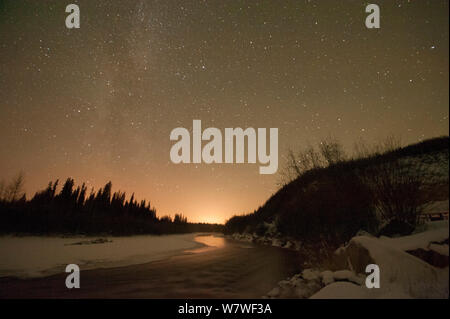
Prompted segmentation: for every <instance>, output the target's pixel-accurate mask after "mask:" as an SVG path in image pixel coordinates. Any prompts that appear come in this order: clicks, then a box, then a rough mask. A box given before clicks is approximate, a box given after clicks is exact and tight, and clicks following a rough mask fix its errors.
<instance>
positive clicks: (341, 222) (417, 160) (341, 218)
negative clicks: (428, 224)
mask: <svg viewBox="0 0 450 319" xmlns="http://www.w3.org/2000/svg"><path fill="white" fill-rule="evenodd" d="M448 167H449V137H448V136H446V137H439V138H434V139H430V140H426V141H423V142H421V143H417V144H412V145H409V146H406V147H401V148H397V149H394V150H392V151H388V152H385V153H381V154H375V155H371V156H367V157H364V158H357V159H350V160H345V161H339V162H337V163H335V164H333V165H330V166H327V167H323V168H315V169H311V170H308V171H306V172H304V173H302V174H301V175H300V176H299V177H298V178H296V179H295V180H293V181H292V182H290V183H288V184H287V185H285V186H284V187H282V188H281V189H280V190H279V191H278V192H277V193H275V194H274V195H273V196H272V197H271V198H269V200H268V201H267V202H266V203H265V204H264V205H263V206H262V207H260V208H258V209H257V210H256V211H255V212H253V213H252V214H248V215H242V216H234V217H232V218H231V219H230V220H228V221H227V223H226V225H225V232H226V233H228V234H233V233H249V234H255V235H258V236H271V237H290V238H293V239H295V240H300V241H302V242H304V243H305V242H315V241H318V240H321V241H323V240H325V241H327V242H329V243H332V244H333V246H338V245H339V244H341V243H344V242H346V241H347V240H349V239H350V238H352V237H353V236H354V235H355V234H356V233H357V232H358V231H360V230H365V231H367V232H370V233H373V234H379V233H380V231H382V228H383V226H386V224H388V223H392V222H393V221H394V222H397V223H402V225H400V226H399V225H397V224H396V225H397V226H398V227H395V229H396V230H400V232H401V233H403V234H408V233H411V232H412V231H413V230H414V228H415V226H416V224H417V223H418V222H419V215H420V214H421V213H422V212H423V211H424V209H425V208H426V206H427V205H428V204H430V203H433V202H438V201H446V200H448V192H449V189H448ZM405 225H406V226H405Z"/></svg>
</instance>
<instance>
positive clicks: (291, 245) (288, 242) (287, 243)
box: [283, 240, 294, 249]
mask: <svg viewBox="0 0 450 319" xmlns="http://www.w3.org/2000/svg"><path fill="white" fill-rule="evenodd" d="M293 246H294V244H292V243H291V242H290V241H289V240H288V241H287V242H286V244H285V245H284V246H283V248H286V249H290V248H292V247H293Z"/></svg>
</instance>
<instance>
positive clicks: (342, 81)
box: [0, 0, 449, 222]
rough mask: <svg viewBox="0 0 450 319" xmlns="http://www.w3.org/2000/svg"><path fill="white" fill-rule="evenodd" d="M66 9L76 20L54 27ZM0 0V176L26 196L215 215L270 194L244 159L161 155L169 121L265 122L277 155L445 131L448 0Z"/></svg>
mask: <svg viewBox="0 0 450 319" xmlns="http://www.w3.org/2000/svg"><path fill="white" fill-rule="evenodd" d="M70 3H76V4H78V5H79V6H80V11H81V28H80V29H71V30H69V29H67V28H66V27H65V18H66V16H67V13H65V7H66V5H68V4H70ZM373 3H376V4H378V5H379V6H380V9H381V28H380V29H371V30H369V29H367V28H366V27H365V17H366V15H367V14H366V13H365V6H366V5H367V4H368V3H367V2H365V1H356V0H355V1H350V0H348V1H347V0H346V1H336V0H320V1H313V0H310V1H309V0H290V1H284V0H277V1H275V0H271V1H269V0H255V1H248V0H247V1H244V0H230V1H224V0H204V1H202V0H184V1H175V0H147V1H143V0H130V1H112V0H108V1H106V0H85V1H74V0H70V1H69V0H68V1H61V0H58V1H56V0H55V1H35V0H33V1H31V0H30V1H23V0H1V1H0V118H1V126H0V142H1V145H2V151H1V156H0V178H4V179H9V178H10V177H12V176H13V175H14V174H16V173H17V172H18V171H20V170H22V171H23V172H24V174H25V182H26V184H25V186H26V191H27V194H28V197H30V196H31V195H33V194H34V192H35V191H36V190H38V189H43V188H44V187H45V186H46V185H47V183H48V181H50V180H55V179H56V178H60V179H65V178H66V177H68V176H72V177H73V178H74V179H75V182H76V183H79V184H81V183H82V182H83V181H84V182H87V184H88V186H93V187H95V188H98V187H100V186H103V185H104V184H105V183H106V182H107V181H109V180H112V182H113V189H114V190H118V189H121V190H125V191H127V194H130V193H131V192H133V191H134V192H135V194H136V196H137V197H138V198H141V199H142V198H146V199H149V200H150V201H151V203H152V205H153V206H155V207H156V209H157V211H158V215H166V214H170V215H173V214H175V213H183V214H185V215H187V217H188V218H189V220H191V221H205V222H224V221H225V220H226V219H227V218H229V217H231V216H232V215H234V214H241V213H246V212H251V211H253V210H254V209H256V208H257V207H258V206H259V205H261V204H263V203H264V202H265V200H267V199H268V197H269V196H270V195H271V194H273V193H274V192H275V191H276V190H277V188H278V182H279V178H280V176H279V174H274V175H260V174H259V170H258V167H259V165H258V164H235V165H230V164H210V165H208V164H179V165H176V164H173V163H172V162H171V161H170V156H169V152H170V148H171V146H172V145H173V143H174V142H172V141H170V139H169V136H170V132H171V130H172V129H174V128H176V127H186V128H188V129H190V128H191V127H192V120H193V119H200V120H201V121H202V126H203V127H204V128H206V127H217V128H219V129H221V130H222V132H223V130H224V128H225V127H242V128H247V127H253V128H258V127H260V128H269V127H276V128H278V129H279V137H278V138H279V154H280V156H279V163H280V165H279V166H280V168H281V167H282V165H283V157H285V156H286V154H287V151H288V149H298V148H301V147H303V146H305V145H307V144H315V143H317V142H318V141H320V140H321V139H323V138H325V137H329V136H332V137H334V138H336V139H338V140H340V141H341V142H342V144H343V145H344V146H345V148H346V149H348V150H350V151H351V148H352V145H353V143H354V142H356V141H357V140H359V139H364V140H365V141H367V142H369V143H371V142H374V141H377V140H379V139H382V138H384V137H386V136H388V135H394V136H397V137H399V138H401V140H402V142H403V143H404V144H409V143H413V142H417V141H420V140H423V139H427V138H431V137H435V136H440V135H448V133H449V119H448V113H449V91H448V85H449V76H448V69H449V60H448V56H449V42H448V39H449V21H448V9H449V8H448V1H440V0H429V1H426V0H420V1H419V0H417V1H395V0H383V1H382V0H374V2H373Z"/></svg>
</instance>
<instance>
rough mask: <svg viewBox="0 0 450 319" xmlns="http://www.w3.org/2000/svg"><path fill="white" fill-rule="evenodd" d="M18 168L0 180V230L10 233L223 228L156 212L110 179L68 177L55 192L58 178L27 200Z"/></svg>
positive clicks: (121, 232)
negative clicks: (88, 181)
mask: <svg viewBox="0 0 450 319" xmlns="http://www.w3.org/2000/svg"><path fill="white" fill-rule="evenodd" d="M22 184H23V176H22V174H19V176H18V177H17V178H15V179H14V180H13V181H12V182H11V183H10V185H9V186H6V187H5V185H4V184H3V183H2V185H0V233H14V234H42V235H46V234H110V235H132V234H173V233H187V232H209V231H222V225H218V224H204V223H189V222H188V221H187V218H186V217H185V216H183V215H181V214H176V215H175V216H174V218H173V219H172V218H171V217H170V216H163V217H161V218H158V217H157V216H156V210H155V208H153V207H151V205H150V202H147V201H146V200H141V201H137V200H136V199H135V198H134V194H133V195H131V197H130V198H129V199H128V200H127V199H126V195H125V193H124V192H121V191H117V192H114V193H112V183H111V182H108V183H107V184H106V185H105V186H104V187H103V188H100V189H99V190H98V191H96V192H95V191H94V189H91V190H90V192H89V193H88V190H87V187H86V185H85V184H84V183H83V184H82V185H81V186H78V187H75V182H74V180H73V179H72V178H68V179H67V180H66V181H65V183H64V184H63V186H62V188H61V190H60V191H59V192H57V188H58V180H57V181H55V182H50V183H49V184H48V186H47V188H46V189H44V190H42V191H39V192H37V193H36V194H35V195H34V196H33V198H32V199H31V200H26V197H25V194H24V193H23V192H22V190H21V189H22V186H23V185H22Z"/></svg>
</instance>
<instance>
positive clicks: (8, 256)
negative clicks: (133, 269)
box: [0, 234, 204, 278]
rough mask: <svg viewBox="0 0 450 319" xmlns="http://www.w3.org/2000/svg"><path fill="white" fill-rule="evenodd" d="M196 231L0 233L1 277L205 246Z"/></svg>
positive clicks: (145, 258)
mask: <svg viewBox="0 0 450 319" xmlns="http://www.w3.org/2000/svg"><path fill="white" fill-rule="evenodd" d="M197 235H199V234H182V235H164V236H150V235H148V236H130V237H108V238H107V239H106V240H105V239H103V238H100V239H99V238H98V237H68V238H60V237H38V236H26V237H15V236H1V237H0V257H1V258H0V277H5V276H14V277H20V278H29V277H41V276H48V275H51V274H55V273H61V272H64V271H65V267H66V265H68V264H77V265H78V266H80V268H81V269H83V270H86V269H93V268H107V267H119V266H127V265H133V264H141V263H146V262H150V261H155V260H160V259H163V258H167V257H170V256H173V255H176V254H178V253H181V252H182V251H185V250H188V249H194V248H198V247H202V246H204V244H202V243H199V242H197V241H195V240H194V239H195V237H196V236H197Z"/></svg>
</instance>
